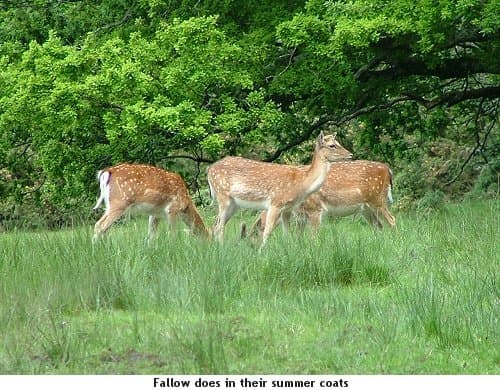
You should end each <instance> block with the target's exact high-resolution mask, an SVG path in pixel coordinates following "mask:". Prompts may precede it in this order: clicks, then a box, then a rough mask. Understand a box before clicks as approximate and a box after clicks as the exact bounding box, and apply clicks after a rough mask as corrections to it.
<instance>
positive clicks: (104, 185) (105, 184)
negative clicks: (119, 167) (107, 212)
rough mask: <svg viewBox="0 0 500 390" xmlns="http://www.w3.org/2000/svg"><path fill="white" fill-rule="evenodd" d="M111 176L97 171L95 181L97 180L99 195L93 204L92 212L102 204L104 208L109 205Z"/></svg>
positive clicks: (106, 172) (105, 172)
mask: <svg viewBox="0 0 500 390" xmlns="http://www.w3.org/2000/svg"><path fill="white" fill-rule="evenodd" d="M110 176H111V174H110V173H109V172H108V171H99V172H97V180H99V188H100V191H101V194H100V196H99V199H97V203H96V204H95V206H94V208H93V210H97V209H98V208H99V207H100V206H101V204H102V202H103V201H104V204H105V205H106V208H107V207H108V205H109V179H110Z"/></svg>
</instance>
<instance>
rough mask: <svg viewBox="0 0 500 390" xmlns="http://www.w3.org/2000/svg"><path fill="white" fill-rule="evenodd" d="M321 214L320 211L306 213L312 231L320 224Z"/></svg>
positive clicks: (316, 229)
mask: <svg viewBox="0 0 500 390" xmlns="http://www.w3.org/2000/svg"><path fill="white" fill-rule="evenodd" d="M322 216H323V213H322V212H321V211H319V212H317V211H316V212H310V213H307V219H308V220H309V223H310V224H311V228H312V229H313V231H314V232H317V231H318V229H319V227H320V225H321V218H322Z"/></svg>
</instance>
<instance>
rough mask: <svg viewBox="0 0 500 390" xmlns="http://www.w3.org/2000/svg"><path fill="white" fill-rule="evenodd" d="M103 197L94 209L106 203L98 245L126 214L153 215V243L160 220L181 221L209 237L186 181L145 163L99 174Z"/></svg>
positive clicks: (150, 234)
mask: <svg viewBox="0 0 500 390" xmlns="http://www.w3.org/2000/svg"><path fill="white" fill-rule="evenodd" d="M97 177H98V180H99V187H100V190H101V194H100V197H99V199H98V200H97V203H96V205H95V206H94V210H96V209H98V208H99V206H100V205H101V204H102V202H104V204H105V206H106V212H105V213H104V215H103V216H102V217H101V219H99V220H98V221H97V223H96V224H95V227H94V237H93V241H94V242H95V241H96V240H97V239H98V238H99V237H100V236H101V235H102V234H103V233H104V232H106V231H107V230H108V229H109V228H110V227H111V225H112V224H113V223H114V222H115V221H116V220H118V219H119V218H120V217H121V216H122V215H123V214H125V213H126V212H128V211H132V212H135V213H139V214H146V215H149V230H148V237H149V240H151V239H153V238H154V237H155V235H156V231H157V227H158V222H159V219H160V218H166V219H167V220H168V222H169V223H170V225H171V226H173V225H175V223H176V221H177V218H178V217H179V216H180V217H181V219H182V220H183V221H184V222H185V223H186V225H187V226H188V227H189V229H190V230H191V231H192V232H194V233H196V234H199V235H202V236H207V237H208V236H209V232H208V230H207V229H206V227H205V224H204V223H203V220H202V219H201V217H200V214H199V213H198V210H197V209H196V206H195V205H194V204H193V201H192V200H191V197H190V196H189V192H188V189H187V186H186V183H185V182H184V180H183V179H182V178H181V177H180V175H178V174H177V173H173V172H169V171H166V170H164V169H161V168H157V167H154V166H150V165H143V164H120V165H116V166H114V167H110V168H106V169H103V170H101V171H99V172H98V174H97Z"/></svg>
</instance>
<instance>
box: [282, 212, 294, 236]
mask: <svg viewBox="0 0 500 390" xmlns="http://www.w3.org/2000/svg"><path fill="white" fill-rule="evenodd" d="M291 218H292V212H291V211H285V212H283V213H282V214H281V224H282V225H283V232H284V233H285V234H288V231H289V230H290V219H291Z"/></svg>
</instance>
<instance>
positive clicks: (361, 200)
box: [242, 160, 396, 237]
mask: <svg viewBox="0 0 500 390" xmlns="http://www.w3.org/2000/svg"><path fill="white" fill-rule="evenodd" d="M303 169H307V168H306V167H304V168H303ZM390 203H392V172H391V170H390V168H389V167H388V166H387V165H386V164H384V163H381V162H376V161H364V160H357V161H343V162H338V163H335V164H332V166H331V167H330V171H329V172H328V176H327V178H326V180H325V182H324V183H323V185H322V186H321V188H320V189H319V191H317V192H315V193H314V194H312V195H311V196H309V197H308V198H307V199H306V200H305V201H304V202H303V203H302V204H301V205H300V207H299V208H298V209H297V210H296V211H295V213H296V214H297V215H298V216H303V217H305V218H306V220H307V221H308V222H309V223H310V224H311V225H312V226H313V227H314V228H318V227H319V225H320V224H321V220H322V218H323V216H324V215H333V216H335V217H345V216H348V215H353V214H361V215H362V216H363V217H364V218H365V219H366V220H367V221H368V223H370V224H371V225H372V226H373V227H375V228H382V226H383V225H382V221H381V219H382V218H383V219H385V221H386V222H387V223H388V224H389V225H390V226H395V225H396V219H395V218H394V216H393V215H392V214H391V212H390V211H389V205H390ZM265 219H266V215H265V211H264V212H262V213H261V214H260V215H259V217H258V218H257V220H256V221H255V222H254V224H253V225H252V227H251V228H250V233H252V232H253V231H254V230H255V229H256V228H257V229H259V230H260V231H262V229H263V226H264V223H265ZM283 222H284V223H286V222H287V221H283ZM244 235H245V234H243V232H242V237H244Z"/></svg>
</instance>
